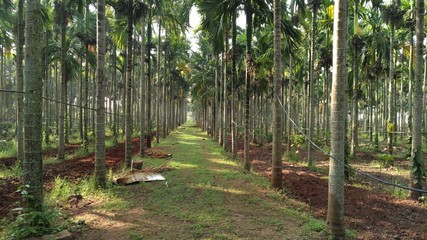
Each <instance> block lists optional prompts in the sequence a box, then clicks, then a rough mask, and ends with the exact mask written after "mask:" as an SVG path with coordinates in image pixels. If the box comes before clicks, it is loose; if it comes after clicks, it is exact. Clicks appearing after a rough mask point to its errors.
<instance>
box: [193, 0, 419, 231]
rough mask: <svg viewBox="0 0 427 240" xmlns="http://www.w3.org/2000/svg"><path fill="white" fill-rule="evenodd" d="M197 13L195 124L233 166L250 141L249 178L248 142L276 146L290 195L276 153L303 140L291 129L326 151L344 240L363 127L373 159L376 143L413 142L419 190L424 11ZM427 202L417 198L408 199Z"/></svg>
mask: <svg viewBox="0 0 427 240" xmlns="http://www.w3.org/2000/svg"><path fill="white" fill-rule="evenodd" d="M196 5H197V6H198V8H199V12H200V14H201V15H202V18H203V20H202V26H201V29H200V32H199V45H200V46H201V51H200V53H197V54H196V55H195V56H194V58H193V61H192V62H191V65H190V66H191V67H192V70H193V71H192V78H191V79H192V81H193V86H194V87H193V88H192V92H191V94H192V99H193V101H194V105H195V111H196V120H197V122H198V124H199V125H200V126H202V128H203V129H204V130H206V131H207V132H208V133H210V134H211V135H212V136H213V138H214V139H216V140H218V142H219V143H220V144H221V145H223V146H224V149H225V150H229V151H230V152H231V154H232V155H233V156H235V155H236V142H237V138H238V137H239V136H240V137H242V138H243V140H244V168H245V169H246V170H249V169H250V167H251V163H250V157H249V142H250V141H252V142H254V143H259V144H262V142H263V141H266V140H269V138H270V137H271V136H272V140H273V152H272V156H273V158H272V162H273V163H272V164H273V165H272V181H271V183H272V186H273V187H276V188H279V189H280V188H281V187H282V186H281V184H282V183H281V179H282V177H281V175H280V174H281V171H282V169H281V155H280V154H279V151H280V150H279V149H281V148H280V147H279V146H278V145H279V144H281V143H282V141H281V140H282V136H283V134H285V135H287V143H288V144H287V148H288V150H289V149H290V148H292V144H293V142H292V141H291V140H292V139H293V138H294V134H295V132H297V130H296V129H293V124H292V122H291V119H293V120H294V121H295V122H296V123H297V125H299V126H301V127H302V129H303V130H304V134H306V135H307V136H308V137H309V138H310V139H312V140H313V141H314V142H315V143H317V144H319V145H322V144H321V143H326V144H323V145H324V146H326V147H330V153H331V156H332V158H331V162H330V181H329V184H330V194H329V202H330V204H332V205H330V209H329V210H328V224H330V228H331V230H332V231H333V232H334V233H335V234H336V235H337V236H340V235H342V234H344V231H343V216H344V215H343V206H344V198H343V196H344V195H343V191H344V190H343V189H344V188H343V186H344V185H343V184H344V165H343V164H341V163H339V162H338V161H342V162H346V161H347V158H348V157H349V156H348V154H345V152H347V151H348V153H349V154H350V155H353V156H355V154H356V152H357V149H358V142H359V141H358V133H359V132H360V130H361V129H360V128H361V126H363V129H362V130H363V131H365V132H366V133H367V134H368V136H369V141H371V143H372V145H373V146H375V150H379V148H380V143H379V136H380V135H382V136H383V137H384V138H385V139H387V148H388V151H389V153H390V154H392V153H393V151H392V150H393V139H394V138H396V135H397V133H401V134H405V132H407V133H408V134H409V135H410V136H411V139H412V142H411V146H409V148H410V149H411V150H410V153H411V156H412V157H411V179H412V180H414V181H411V187H413V188H415V189H422V188H423V186H424V180H425V177H426V171H425V166H424V164H423V161H422V160H421V159H420V157H421V156H422V155H421V153H422V149H421V145H422V141H421V132H422V131H423V130H422V129H424V131H425V129H427V128H425V127H423V126H422V122H423V121H424V123H427V121H426V120H427V119H426V118H425V117H424V116H423V115H425V112H426V111H425V106H423V101H424V100H423V99H425V97H426V95H425V93H423V81H424V85H425V84H426V83H427V79H426V77H425V76H426V75H424V76H423V68H425V66H424V59H423V54H425V52H424V50H423V39H424V38H423V35H422V33H425V30H424V29H425V28H424V22H423V20H424V15H425V14H424V13H425V11H424V6H423V5H424V4H423V2H422V1H417V2H415V1H394V2H392V3H382V2H381V1H373V2H369V3H368V2H365V1H358V0H354V1H346V0H342V1H335V3H334V2H332V1H327V0H326V1H317V0H313V1H310V2H309V3H308V7H309V10H306V9H307V8H306V6H305V3H304V2H302V1H291V2H288V4H285V3H284V2H280V1H274V3H273V5H271V4H270V3H269V2H267V1H250V0H247V1H220V2H218V1H211V0H200V1H196ZM279 5H280V7H281V8H279ZM272 9H274V16H275V17H277V16H279V13H281V17H279V19H280V20H281V21H280V24H279V23H277V21H278V20H277V19H275V18H274V19H275V22H274V21H273V11H272ZM279 9H280V12H279ZM238 13H239V14H245V16H246V27H245V32H243V30H242V29H240V28H239V27H238V26H236V24H235V18H236V16H237V14H238ZM347 20H348V22H347ZM332 24H334V25H332ZM279 26H280V27H282V28H281V40H282V41H281V42H280V41H279V39H277V38H278V36H277V35H274V37H273V34H272V33H273V32H274V31H273V29H275V30H276V32H274V33H275V34H278V33H277V31H278V29H277V27H279ZM415 32H416V33H417V35H414V33H415ZM347 35H348V36H349V37H348V40H347ZM273 39H274V41H273ZM414 39H415V42H416V44H417V45H416V46H414ZM333 41H335V42H333ZM230 42H231V47H230V46H229V44H230ZM272 43H274V44H272ZM278 44H280V47H278V46H277V45H278ZM347 49H348V50H347ZM413 49H417V51H414V50H413ZM279 50H280V51H279ZM279 53H282V55H281V56H279ZM277 58H280V61H281V62H280V63H283V67H281V66H280V65H279V63H278V62H277ZM347 61H348V62H349V63H351V64H348V65H346V62H347ZM278 72H279V73H280V74H279V73H278ZM414 72H415V74H414ZM417 74H418V75H417ZM415 76H416V77H415ZM423 77H424V80H423ZM350 79H351V80H350ZM398 83H400V84H398ZM396 87H399V88H400V89H399V91H398V90H397V89H396ZM399 98H400V101H399ZM347 99H351V101H347ZM280 104H283V105H280ZM347 110H348V111H347ZM347 112H349V113H350V115H351V118H350V119H351V121H347V120H348V119H347V116H348V114H347ZM398 117H399V118H398ZM423 118H424V120H423ZM347 122H349V124H347ZM347 125H348V127H347ZM284 126H286V127H284ZM347 130H350V131H348V133H349V136H350V137H349V138H347V134H346V132H347ZM329 134H330V136H331V137H330V138H329V137H328V136H329ZM346 143H348V145H349V147H348V150H346V151H344V149H345V148H347V147H346V145H347V144H346ZM230 148H231V149H230ZM311 148H312V144H311V143H310V142H308V157H307V162H308V164H309V165H314V164H315V161H314V159H313V158H312V156H311V152H312V151H310V149H311ZM335 159H337V160H338V161H336V160H335ZM419 196H420V192H417V191H411V194H410V197H411V198H413V199H418V197H419Z"/></svg>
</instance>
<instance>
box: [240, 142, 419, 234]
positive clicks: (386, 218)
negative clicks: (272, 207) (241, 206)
mask: <svg viewBox="0 0 427 240" xmlns="http://www.w3.org/2000/svg"><path fill="white" fill-rule="evenodd" d="M238 149H239V151H238V154H239V158H241V159H243V143H242V142H239V144H238ZM283 150H284V148H283ZM250 154H251V159H252V164H253V169H254V170H255V171H256V172H259V173H261V174H262V175H264V176H266V177H270V175H271V146H268V145H267V146H263V147H258V146H253V145H251V146H250ZM304 154H306V153H301V155H304ZM314 156H315V159H317V161H320V162H321V163H319V164H327V161H325V160H327V157H325V156H324V155H322V154H321V153H320V152H315V153H314ZM370 157H371V156H370ZM366 160H367V161H370V160H372V158H369V159H366ZM283 164H284V166H283V174H284V176H283V181H284V187H285V192H290V194H291V196H293V197H295V198H297V199H299V200H301V201H303V202H306V203H307V204H308V205H309V206H310V209H311V211H312V214H313V215H314V216H315V217H317V218H319V219H326V213H327V212H326V211H327V205H328V182H327V179H326V178H325V176H326V175H325V174H323V175H322V174H321V173H318V172H313V171H310V170H309V169H308V168H307V167H305V166H301V165H300V164H294V163H290V162H283ZM426 216H427V207H426V205H422V204H420V203H417V202H414V201H411V200H402V199H398V198H395V197H392V196H390V195H386V194H384V193H379V192H377V191H373V190H367V189H364V188H359V187H354V186H351V185H350V184H347V185H346V186H345V224H346V227H347V228H350V229H354V230H356V231H357V233H358V239H419V240H421V239H427V233H426V231H425V229H426V228H427V220H426Z"/></svg>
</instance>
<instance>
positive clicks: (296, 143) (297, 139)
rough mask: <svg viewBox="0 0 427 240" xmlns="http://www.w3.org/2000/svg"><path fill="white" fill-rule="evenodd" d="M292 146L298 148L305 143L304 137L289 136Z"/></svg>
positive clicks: (299, 135) (297, 135)
mask: <svg viewBox="0 0 427 240" xmlns="http://www.w3.org/2000/svg"><path fill="white" fill-rule="evenodd" d="M291 141H292V145H294V146H297V147H299V146H300V145H301V144H303V143H304V142H305V137H304V135H302V134H293V135H292V136H291Z"/></svg>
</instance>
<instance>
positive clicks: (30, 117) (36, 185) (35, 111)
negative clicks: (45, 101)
mask: <svg viewBox="0 0 427 240" xmlns="http://www.w3.org/2000/svg"><path fill="white" fill-rule="evenodd" d="M26 9H27V10H26V18H25V22H26V24H25V48H26V50H25V67H24V79H25V82H24V89H25V91H26V95H25V99H24V144H25V153H24V162H23V180H24V182H23V183H24V186H26V189H25V190H26V191H27V192H28V195H27V196H31V197H26V198H24V200H25V201H26V202H25V203H26V204H25V206H26V208H27V209H29V210H35V211H38V212H41V211H42V208H43V164H42V94H43V80H42V77H43V73H42V71H41V70H42V68H41V65H42V63H41V58H40V56H41V55H42V49H41V47H42V45H43V42H42V38H41V36H42V35H41V34H40V33H41V32H43V27H42V26H43V24H42V19H41V14H40V11H41V5H40V1H39V0H27V1H26Z"/></svg>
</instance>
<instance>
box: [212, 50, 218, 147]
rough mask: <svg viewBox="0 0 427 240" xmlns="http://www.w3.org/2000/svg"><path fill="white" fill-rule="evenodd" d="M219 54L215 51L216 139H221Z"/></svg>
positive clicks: (214, 118)
mask: <svg viewBox="0 0 427 240" xmlns="http://www.w3.org/2000/svg"><path fill="white" fill-rule="evenodd" d="M218 58H219V56H218V54H217V53H215V102H214V106H213V124H212V125H213V127H214V140H216V141H219V123H218V115H219V113H220V112H219V111H218V109H219V105H220V104H219V73H218V64H219V60H218Z"/></svg>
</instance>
